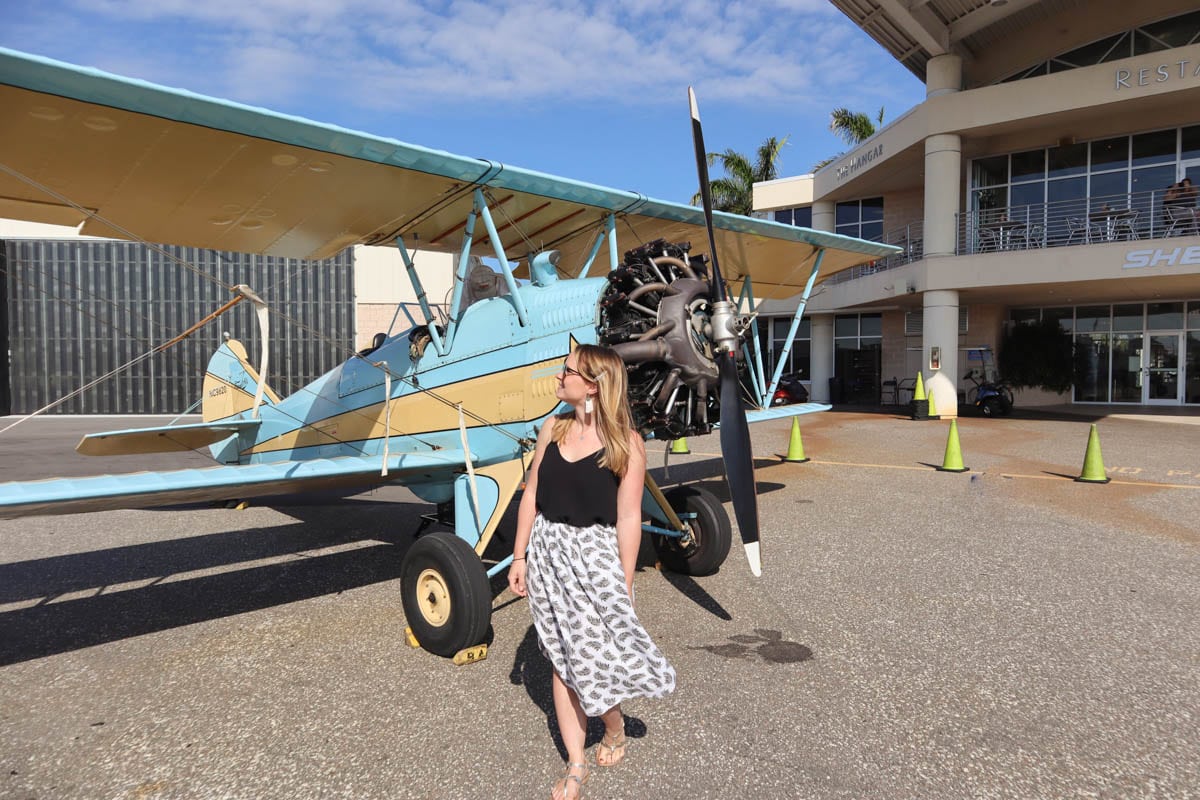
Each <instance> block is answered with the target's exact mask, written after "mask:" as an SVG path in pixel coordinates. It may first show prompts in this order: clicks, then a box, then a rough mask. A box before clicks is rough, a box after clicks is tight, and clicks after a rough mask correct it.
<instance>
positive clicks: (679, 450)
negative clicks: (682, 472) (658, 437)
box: [671, 437, 692, 456]
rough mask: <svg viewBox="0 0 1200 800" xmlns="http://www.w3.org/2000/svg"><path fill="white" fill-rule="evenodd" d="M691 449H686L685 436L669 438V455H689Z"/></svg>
mask: <svg viewBox="0 0 1200 800" xmlns="http://www.w3.org/2000/svg"><path fill="white" fill-rule="evenodd" d="M691 453H692V451H691V450H689V449H688V443H687V437H680V438H678V439H672V440H671V455H673V456H687V455H691Z"/></svg>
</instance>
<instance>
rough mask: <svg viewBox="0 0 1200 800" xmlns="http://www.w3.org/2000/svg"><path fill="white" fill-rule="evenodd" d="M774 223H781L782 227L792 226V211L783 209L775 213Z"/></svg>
mask: <svg viewBox="0 0 1200 800" xmlns="http://www.w3.org/2000/svg"><path fill="white" fill-rule="evenodd" d="M775 221H776V222H782V223H783V224H784V225H791V224H792V209H790V208H784V209H780V210H779V211H776V212H775Z"/></svg>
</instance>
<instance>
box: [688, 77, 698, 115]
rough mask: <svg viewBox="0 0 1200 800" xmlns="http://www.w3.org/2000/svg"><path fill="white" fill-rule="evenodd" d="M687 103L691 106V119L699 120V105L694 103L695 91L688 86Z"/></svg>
mask: <svg viewBox="0 0 1200 800" xmlns="http://www.w3.org/2000/svg"><path fill="white" fill-rule="evenodd" d="M688 104H689V105H690V106H691V107H692V119H694V120H696V121H697V122H699V121H700V106H698V105H696V92H695V91H694V90H693V89H692V87H690V86H689V87H688Z"/></svg>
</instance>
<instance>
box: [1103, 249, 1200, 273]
mask: <svg viewBox="0 0 1200 800" xmlns="http://www.w3.org/2000/svg"><path fill="white" fill-rule="evenodd" d="M1175 266H1200V247H1198V246H1193V247H1174V248H1170V247H1155V248H1152V249H1146V250H1129V251H1127V252H1126V253H1125V263H1124V264H1122V265H1121V267H1122V269H1140V268H1141V267H1175Z"/></svg>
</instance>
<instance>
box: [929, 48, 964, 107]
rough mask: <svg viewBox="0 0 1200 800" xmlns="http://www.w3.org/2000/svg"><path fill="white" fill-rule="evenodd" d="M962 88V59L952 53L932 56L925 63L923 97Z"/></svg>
mask: <svg viewBox="0 0 1200 800" xmlns="http://www.w3.org/2000/svg"><path fill="white" fill-rule="evenodd" d="M961 89H962V59H961V58H960V57H959V56H956V55H954V54H953V53H946V54H945V55H940V56H934V57H933V58H931V59H929V62H928V63H927V64H926V65H925V97H926V98H929V97H937V96H938V95H940V94H950V93H951V92H957V91H960V90H961Z"/></svg>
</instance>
